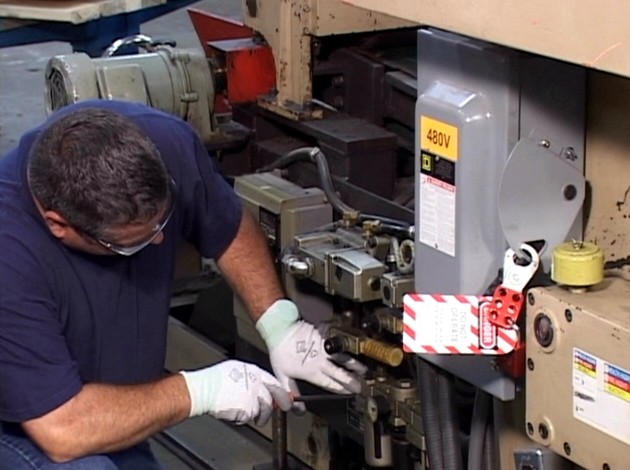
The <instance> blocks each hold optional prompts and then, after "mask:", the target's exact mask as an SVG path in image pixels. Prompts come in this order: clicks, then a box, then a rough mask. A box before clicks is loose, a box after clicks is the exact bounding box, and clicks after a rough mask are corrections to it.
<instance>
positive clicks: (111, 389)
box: [22, 374, 191, 462]
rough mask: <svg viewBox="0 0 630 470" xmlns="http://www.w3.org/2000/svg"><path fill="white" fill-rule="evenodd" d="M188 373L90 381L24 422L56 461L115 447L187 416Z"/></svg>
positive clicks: (127, 445)
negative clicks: (133, 381) (135, 381)
mask: <svg viewBox="0 0 630 470" xmlns="http://www.w3.org/2000/svg"><path fill="white" fill-rule="evenodd" d="M190 408H191V401H190V395H189V393H188V389H187V386H186V382H185V380H184V377H183V376H182V375H180V374H175V375H171V376H168V377H166V378H164V379H160V380H158V381H155V382H151V383H148V384H142V385H104V384H88V385H85V386H84V387H83V388H82V390H81V391H80V392H79V393H78V394H77V395H75V396H74V397H73V398H71V399H70V400H68V401H67V402H66V403H64V404H63V405H61V406H60V407H58V408H56V409H55V410H53V411H51V412H49V413H47V414H45V415H43V416H40V417H38V418H35V419H32V420H29V421H25V422H24V423H22V427H23V428H24V430H25V431H26V433H27V434H28V435H29V436H30V438H31V439H32V440H33V441H34V442H35V443H36V444H37V445H38V446H39V447H40V448H41V449H42V450H43V451H44V452H45V453H46V454H47V455H48V456H49V457H50V458H51V459H52V460H54V461H57V462H64V461H68V460H72V459H76V458H79V457H83V456H86V455H90V454H94V453H104V452H113V451H117V450H121V449H124V448H127V447H130V446H132V445H134V444H137V443H138V442H141V441H143V440H145V439H147V438H148V437H149V436H151V435H152V434H155V433H156V432H158V431H161V430H162V429H164V428H167V427H169V426H172V425H174V424H177V423H179V422H181V421H183V420H184V419H186V418H188V416H189V412H190Z"/></svg>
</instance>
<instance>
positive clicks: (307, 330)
mask: <svg viewBox="0 0 630 470" xmlns="http://www.w3.org/2000/svg"><path fill="white" fill-rule="evenodd" d="M256 330H258V332H259V333H260V335H261V336H262V338H263V339H264V340H265V343H266V345H267V349H268V350H269V359H270V361H271V367H272V368H273V372H274V374H275V375H276V377H277V378H278V380H279V381H280V383H281V384H282V386H283V387H284V388H285V390H289V391H290V392H291V393H292V394H293V395H294V396H298V395H299V394H300V391H299V389H298V387H297V384H296V382H295V380H294V379H300V380H306V381H307V382H310V383H312V384H314V385H317V386H319V387H321V388H323V389H326V390H328V391H330V392H334V393H346V394H350V393H359V392H360V391H361V382H360V380H359V376H362V375H363V374H365V372H366V370H367V368H366V367H365V366H364V365H363V364H361V363H360V362H359V361H357V360H356V359H352V358H351V357H350V356H348V355H346V354H334V355H329V354H328V353H327V352H326V351H325V350H324V338H323V337H322V335H321V334H320V332H319V331H318V330H317V328H315V326H313V325H312V324H310V323H307V322H305V321H304V320H301V319H300V318H299V314H298V309H297V307H296V305H295V304H294V303H293V302H291V301H290V300H284V299H283V300H278V301H276V302H274V304H273V305H271V307H269V308H268V309H267V310H266V311H265V313H263V315H262V316H261V317H260V318H259V319H258V321H257V322H256ZM339 365H342V366H343V367H339ZM294 410H295V411H304V410H305V407H304V404H303V403H295V404H294Z"/></svg>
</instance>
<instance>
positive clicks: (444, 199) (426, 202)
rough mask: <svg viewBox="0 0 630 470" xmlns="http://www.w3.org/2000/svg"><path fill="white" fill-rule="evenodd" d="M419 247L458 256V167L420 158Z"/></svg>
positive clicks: (425, 156) (445, 161) (427, 155)
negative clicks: (456, 174)
mask: <svg viewBox="0 0 630 470" xmlns="http://www.w3.org/2000/svg"><path fill="white" fill-rule="evenodd" d="M420 158H421V161H420V185H419V189H418V191H419V194H418V197H419V201H420V205H419V217H420V224H419V225H420V234H419V240H420V243H424V244H425V245H428V246H431V247H433V248H435V249H436V250H438V251H441V252H443V253H446V254H447V255H450V256H455V196H456V188H455V163H453V162H451V161H449V160H448V159H445V158H440V157H439V156H438V155H435V154H433V153H430V152H424V151H423V152H421V154H420Z"/></svg>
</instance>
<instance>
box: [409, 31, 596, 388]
mask: <svg viewBox="0 0 630 470" xmlns="http://www.w3.org/2000/svg"><path fill="white" fill-rule="evenodd" d="M584 93H585V75H584V71H583V70H581V69H580V68H579V67H575V66H572V65H569V64H565V63H560V62H558V61H554V60H550V59H545V58H541V57H537V56H531V55H528V54H525V53H520V52H517V51H514V50H511V49H507V48H503V47H499V46H496V45H492V44H489V43H485V42H481V41H477V40H473V39H469V38H466V37H463V36H458V35H454V34H451V33H446V32H442V31H436V30H430V29H424V30H420V32H419V33H418V100H417V105H416V129H417V131H416V132H417V133H416V171H415V174H416V259H417V260H418V263H417V266H416V271H415V272H416V281H415V288H416V292H418V293H426V294H454V295H457V294H462V295H482V294H484V293H485V292H486V291H487V290H488V289H489V287H490V286H491V284H492V283H493V281H494V280H495V279H497V276H498V274H499V269H500V268H501V267H502V261H503V256H504V253H505V250H506V248H507V247H508V244H511V243H512V242H513V241H514V240H519V242H532V241H536V240H533V239H532V237H534V238H535V239H537V240H538V239H540V240H544V241H548V242H552V243H553V242H555V241H556V239H562V238H564V237H565V236H567V235H569V234H571V235H573V236H576V237H577V238H579V237H580V234H581V226H580V223H579V222H573V218H574V216H575V212H573V213H572V214H571V220H570V222H569V224H568V226H567V227H566V228H565V229H564V232H563V233H560V232H561V230H562V228H558V227H556V226H554V223H556V225H558V224H557V220H554V217H553V214H554V213H555V212H557V210H558V209H561V207H560V206H559V204H560V203H562V202H564V201H560V202H556V201H554V200H552V199H553V198H550V199H549V200H547V201H543V203H544V204H546V205H547V206H548V209H547V210H543V209H542V206H541V205H540V204H539V202H540V197H539V196H537V193H540V192H541V190H542V189H541V188H539V187H538V186H540V181H542V179H540V181H539V178H537V177H536V176H535V175H536V174H537V173H538V174H541V175H543V174H544V172H545V171H549V168H552V167H553V168H556V167H558V168H559V170H558V174H559V175H563V174H566V175H568V176H567V177H570V178H573V177H574V174H578V176H579V177H581V174H582V172H583V163H584V160H583V156H584V135H583V127H584V126H583V123H584V103H585V101H584ZM522 141H531V142H532V143H533V144H532V145H524V146H517V144H518V143H519V142H522ZM515 147H519V149H520V150H519V151H516V150H515ZM521 147H526V148H527V150H526V151H525V152H524V151H523V150H522V148H521ZM567 149H571V151H570V153H571V157H572V158H571V159H568V158H564V155H566V154H567V152H568V150H567ZM513 150H514V152H513ZM528 152H530V153H528ZM512 153H514V154H513V155H512ZM538 153H540V155H535V154H538ZM511 160H513V161H514V162H518V163H519V164H522V162H523V161H524V162H525V163H524V164H522V165H521V166H522V167H524V168H525V169H526V170H527V174H524V175H522V177H521V180H520V181H519V180H516V181H512V178H513V176H511V175H512V173H513V172H510V171H509V163H510V161H511ZM564 160H566V161H564ZM541 161H542V164H541ZM530 162H531V163H530ZM547 165H549V167H548V168H547V169H546V168H545V167H546V166H547ZM505 175H508V176H509V178H510V180H509V181H508V183H509V186H511V187H505V185H503V186H502V179H503V178H504V177H505ZM532 175H534V176H533V177H532ZM574 179H577V180H578V181H579V178H574ZM549 184H553V182H550V183H549ZM575 186H576V188H577V189H576V191H577V192H579V194H580V195H582V194H583V188H582V187H581V186H580V183H579V182H578V183H575ZM512 190H514V191H516V193H515V194H519V198H514V197H510V191H512ZM554 191H555V187H553V188H550V189H549V191H548V192H549V194H555V193H554ZM542 192H543V193H545V194H547V190H546V189H545V190H542ZM506 194H507V196H506ZM523 194H524V195H526V196H527V197H528V199H523V197H522V196H520V195H523ZM519 199H520V200H519ZM574 202H575V201H574ZM578 202H580V203H581V201H578ZM532 206H535V207H534V208H532ZM572 207H579V204H574V205H573V206H572ZM536 210H539V211H540V212H539V214H536V212H535V211H536ZM500 211H501V212H500ZM502 214H509V216H502ZM532 214H534V215H532ZM549 214H551V216H550V215H549ZM532 217H533V219H532ZM547 219H550V220H547ZM506 220H507V221H508V222H509V223H503V222H505V221H506ZM565 225H566V224H565ZM530 227H536V229H535V230H538V232H533V233H532V232H531V230H530ZM559 230H560V232H558V231H559ZM523 237H524V239H521V238H523ZM512 248H515V247H512ZM516 248H518V245H517V246H516ZM551 248H552V247H551ZM546 253H547V252H543V253H541V257H542V258H543V259H546V258H545V257H546V256H547V254H546ZM435 266H439V267H440V268H439V270H436V269H434V267H435ZM423 357H425V358H426V359H427V360H429V361H431V362H434V363H436V364H437V365H439V366H440V367H443V368H445V369H447V370H450V371H451V372H453V373H455V374H456V375H458V376H460V377H462V378H464V379H465V380H468V381H470V382H471V383H473V384H475V385H477V386H479V387H481V388H483V389H485V390H486V391H488V392H489V393H491V394H493V395H495V396H497V397H499V398H501V399H504V400H508V399H511V398H513V397H514V393H515V392H514V383H513V381H512V380H511V379H510V378H508V377H506V376H504V375H503V373H502V372H500V371H497V370H496V367H493V362H492V361H491V360H490V359H488V358H483V357H477V356H442V355H424V354H423Z"/></svg>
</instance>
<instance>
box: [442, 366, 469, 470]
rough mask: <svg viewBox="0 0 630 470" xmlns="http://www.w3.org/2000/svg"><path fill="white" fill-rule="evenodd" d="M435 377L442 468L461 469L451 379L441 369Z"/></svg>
mask: <svg viewBox="0 0 630 470" xmlns="http://www.w3.org/2000/svg"><path fill="white" fill-rule="evenodd" d="M437 379H438V406H439V415H440V423H441V424H442V455H443V457H444V470H462V469H463V466H462V465H463V463H462V445H461V439H460V435H459V419H458V417H457V413H456V408H455V392H454V385H453V380H452V379H451V378H450V376H448V375H447V374H446V373H445V372H442V371H439V372H438V377H437Z"/></svg>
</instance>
